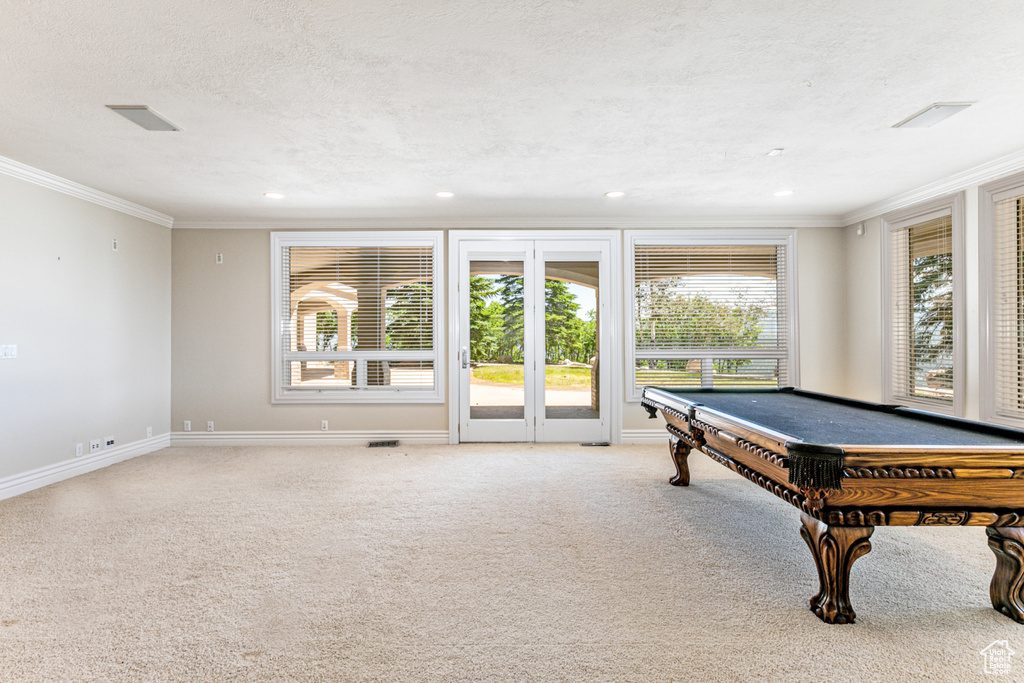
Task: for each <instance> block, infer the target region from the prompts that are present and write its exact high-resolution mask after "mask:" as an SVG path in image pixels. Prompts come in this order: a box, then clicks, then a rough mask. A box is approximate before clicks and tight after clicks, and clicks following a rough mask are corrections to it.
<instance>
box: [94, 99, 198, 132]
mask: <svg viewBox="0 0 1024 683" xmlns="http://www.w3.org/2000/svg"><path fill="white" fill-rule="evenodd" d="M107 109H113V110H114V111H116V112H117V113H118V114H120V115H121V116H123V117H125V118H126V119H128V120H129V121H131V122H132V123H136V124H138V125H140V126H142V127H143V128H145V129H146V130H181V128H178V127H177V126H176V125H174V124H173V123H171V122H170V121H168V120H167V119H165V118H164V117H162V116H160V115H159V114H157V113H156V112H155V111H153V110H152V109H150V108H149V107H147V106H146V105H144V104H108V105H107Z"/></svg>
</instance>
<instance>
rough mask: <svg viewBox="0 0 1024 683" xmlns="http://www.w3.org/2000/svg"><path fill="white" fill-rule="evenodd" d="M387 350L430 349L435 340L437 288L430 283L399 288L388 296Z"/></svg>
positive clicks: (394, 288) (416, 283)
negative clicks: (435, 295) (435, 289)
mask: <svg viewBox="0 0 1024 683" xmlns="http://www.w3.org/2000/svg"><path fill="white" fill-rule="evenodd" d="M385 311H386V313H385V318H384V320H385V327H384V333H385V336H384V339H385V347H386V348H388V349H415V350H419V349H429V348H431V347H432V346H433V343H434V342H433V340H434V288H433V285H431V284H430V283H429V282H414V283H412V284H408V285H399V286H398V287H392V288H391V289H389V290H387V292H386V294H385Z"/></svg>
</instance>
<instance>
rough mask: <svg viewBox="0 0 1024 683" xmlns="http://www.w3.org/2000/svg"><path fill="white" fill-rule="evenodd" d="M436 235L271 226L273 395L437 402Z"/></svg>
mask: <svg viewBox="0 0 1024 683" xmlns="http://www.w3.org/2000/svg"><path fill="white" fill-rule="evenodd" d="M441 239H442V238H441V234H440V233H425V232H402V233H398V232H390V233H389V232H377V233H361V232H360V233H357V232H351V233H343V232H342V233H339V232H333V233H332V232H311V233H288V232H282V233H273V234H272V237H271V244H272V249H273V259H272V261H273V268H274V274H273V283H274V331H275V333H274V401H275V402H304V403H328V402H368V401H386V402H395V403H407V402H425V401H433V402H440V401H441V400H442V398H443V397H442V393H441V384H440V378H441V377H442V376H443V373H442V371H441V368H440V367H439V366H440V363H441V357H440V354H439V353H438V349H439V348H440V342H439V330H440V317H441V309H440V301H441V297H442V292H441V291H440V286H441V284H440V283H441V278H440V263H439V256H438V255H439V253H440V245H441Z"/></svg>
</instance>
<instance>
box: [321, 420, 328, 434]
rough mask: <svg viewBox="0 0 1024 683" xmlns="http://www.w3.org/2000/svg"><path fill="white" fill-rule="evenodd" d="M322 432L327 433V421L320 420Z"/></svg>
mask: <svg viewBox="0 0 1024 683" xmlns="http://www.w3.org/2000/svg"><path fill="white" fill-rule="evenodd" d="M320 431H321V432H326V431H327V420H320Z"/></svg>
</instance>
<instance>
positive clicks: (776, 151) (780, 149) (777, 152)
mask: <svg viewBox="0 0 1024 683" xmlns="http://www.w3.org/2000/svg"><path fill="white" fill-rule="evenodd" d="M784 149H785V148H784V147H776V148H775V149H773V150H772V151H770V152H768V156H770V157H780V156H782V152H783V150H784Z"/></svg>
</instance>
